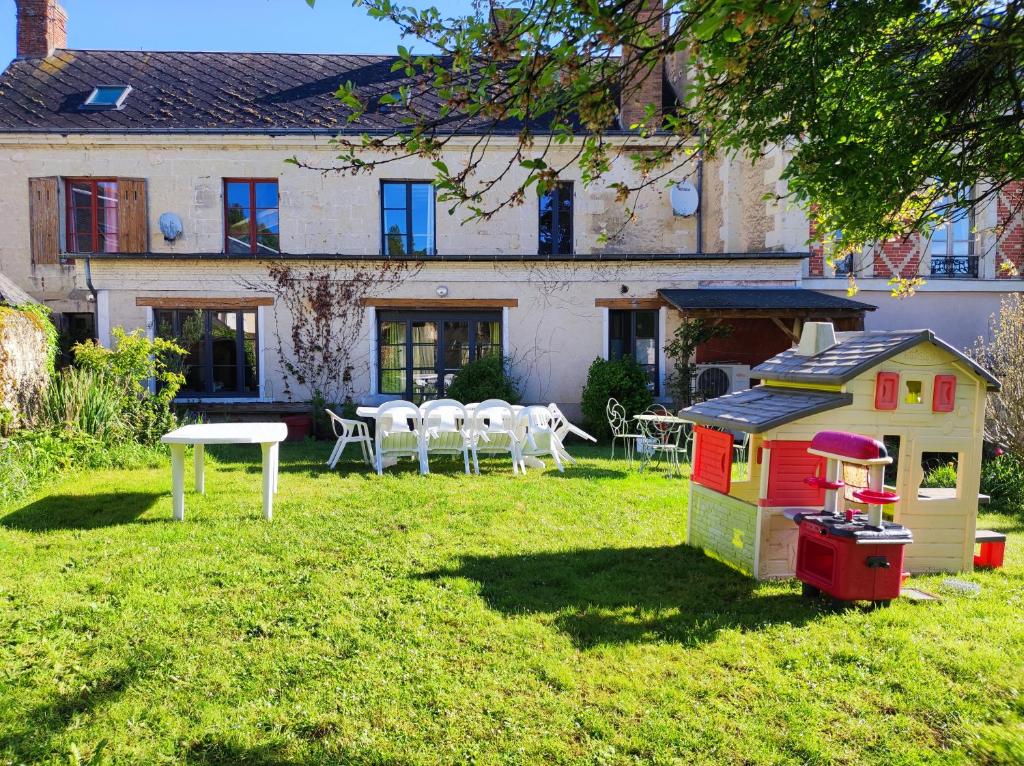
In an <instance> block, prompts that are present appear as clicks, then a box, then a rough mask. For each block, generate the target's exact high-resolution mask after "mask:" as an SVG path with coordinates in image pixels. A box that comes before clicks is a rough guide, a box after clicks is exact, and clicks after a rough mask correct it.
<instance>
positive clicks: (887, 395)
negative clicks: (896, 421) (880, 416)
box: [875, 372, 900, 410]
mask: <svg viewBox="0 0 1024 766" xmlns="http://www.w3.org/2000/svg"><path fill="white" fill-rule="evenodd" d="M899 403H900V374H899V373H898V372H880V373H878V376H877V377H876V378H875V409H876V410H894V409H896V407H897V406H899Z"/></svg>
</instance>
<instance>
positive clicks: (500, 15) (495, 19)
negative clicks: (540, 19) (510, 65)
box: [489, 0, 526, 55]
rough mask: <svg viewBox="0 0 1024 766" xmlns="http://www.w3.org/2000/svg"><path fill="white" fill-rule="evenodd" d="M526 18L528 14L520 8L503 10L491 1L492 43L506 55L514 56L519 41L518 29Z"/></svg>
mask: <svg viewBox="0 0 1024 766" xmlns="http://www.w3.org/2000/svg"><path fill="white" fill-rule="evenodd" d="M525 16H526V14H525V13H524V12H523V11H522V10H521V9H519V8H503V7H502V6H501V5H499V4H498V3H496V2H495V1H494V0H491V12H490V19H489V20H490V25H491V41H492V43H494V44H495V46H496V47H497V48H499V49H500V50H501V51H503V52H505V55H514V53H515V45H516V42H517V39H518V34H517V32H516V28H517V27H518V26H519V24H520V23H521V22H522V20H523V18H524V17H525Z"/></svg>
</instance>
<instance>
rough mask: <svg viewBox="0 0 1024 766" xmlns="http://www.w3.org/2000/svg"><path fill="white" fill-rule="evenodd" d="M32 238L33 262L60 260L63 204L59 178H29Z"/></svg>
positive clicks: (29, 214) (30, 232)
mask: <svg viewBox="0 0 1024 766" xmlns="http://www.w3.org/2000/svg"><path fill="white" fill-rule="evenodd" d="M28 195H29V203H28V216H29V241H30V243H31V248H32V262H33V263H59V262H60V206H59V204H58V202H57V179H56V177H52V178H30V179H28Z"/></svg>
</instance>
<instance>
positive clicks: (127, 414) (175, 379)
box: [73, 327, 186, 444]
mask: <svg viewBox="0 0 1024 766" xmlns="http://www.w3.org/2000/svg"><path fill="white" fill-rule="evenodd" d="M113 336H114V345H113V348H106V347H104V346H101V345H99V344H98V343H94V342H93V341H91V340H89V341H86V342H85V343H78V344H76V345H75V346H74V349H73V350H74V353H75V364H76V365H77V366H78V367H80V368H82V369H83V370H89V371H91V372H93V373H96V374H99V375H101V376H103V379H104V380H108V381H112V382H114V384H115V385H117V384H119V385H120V389H121V391H122V399H121V407H122V413H121V419H122V421H123V423H124V425H125V427H126V428H127V430H128V433H129V434H130V436H131V437H132V438H134V439H136V440H137V441H140V442H142V443H144V444H149V443H153V442H155V441H156V440H157V439H159V438H160V436H162V435H163V434H165V433H167V431H170V430H172V429H173V428H174V427H175V426H176V425H177V419H176V417H175V415H174V411H173V409H172V408H171V405H172V403H173V401H174V397H175V395H177V393H178V390H179V389H180V388H181V386H182V384H183V383H184V382H185V378H184V376H183V375H181V374H180V373H179V372H176V371H175V369H174V367H173V365H175V364H176V363H177V361H178V360H179V359H180V357H181V356H183V355H184V354H185V353H186V351H185V349H183V348H181V346H179V345H177V344H176V343H174V342H173V341H169V340H166V339H164V338H155V339H154V340H150V339H149V338H147V337H146V336H145V335H143V333H142V330H135V331H133V332H131V333H126V332H125V331H124V330H123V329H121V328H120V327H115V328H114V330H113ZM150 381H154V382H155V390H153V391H151V390H150Z"/></svg>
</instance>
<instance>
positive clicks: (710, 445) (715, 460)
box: [693, 426, 732, 495]
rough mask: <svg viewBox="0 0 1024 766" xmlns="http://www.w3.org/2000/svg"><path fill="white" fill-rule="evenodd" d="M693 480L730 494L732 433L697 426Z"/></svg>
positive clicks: (716, 490)
mask: <svg viewBox="0 0 1024 766" xmlns="http://www.w3.org/2000/svg"><path fill="white" fill-rule="evenodd" d="M694 439H695V440H696V441H695V447H694V456H693V480H694V481H695V482H697V483H698V484H700V485H701V486H703V487H707V488H708V489H713V490H715V492H721V493H722V494H724V495H727V494H729V487H730V486H731V483H732V434H730V433H725V432H722V431H712V430H711V429H710V428H705V427H704V426H697V428H696V435H695V436H694Z"/></svg>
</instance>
